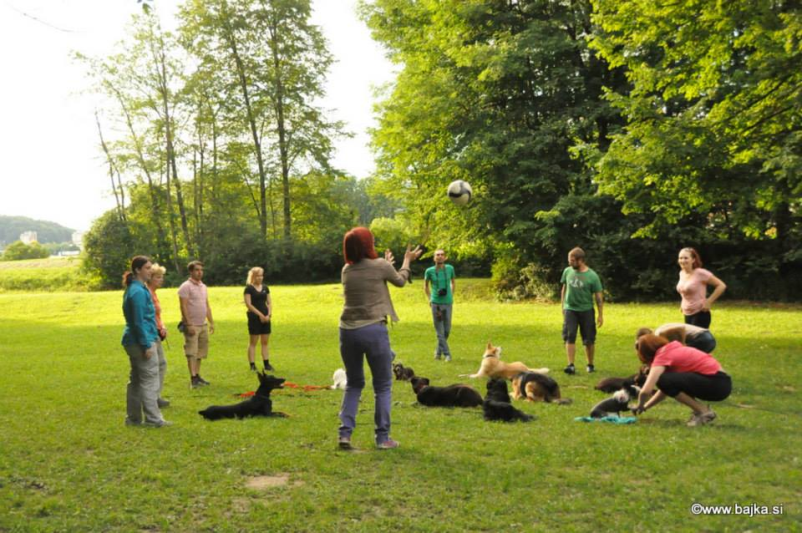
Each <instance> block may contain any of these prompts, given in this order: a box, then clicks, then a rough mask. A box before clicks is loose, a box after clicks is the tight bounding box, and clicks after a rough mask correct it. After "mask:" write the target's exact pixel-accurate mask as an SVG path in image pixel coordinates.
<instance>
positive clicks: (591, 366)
mask: <svg viewBox="0 0 802 533" xmlns="http://www.w3.org/2000/svg"><path fill="white" fill-rule="evenodd" d="M587 371H588V374H592V373H593V372H596V367H594V366H593V365H588V368H587Z"/></svg>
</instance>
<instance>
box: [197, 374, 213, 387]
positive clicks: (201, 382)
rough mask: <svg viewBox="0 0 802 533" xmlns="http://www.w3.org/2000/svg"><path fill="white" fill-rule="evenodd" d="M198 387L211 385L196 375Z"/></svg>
mask: <svg viewBox="0 0 802 533" xmlns="http://www.w3.org/2000/svg"><path fill="white" fill-rule="evenodd" d="M198 385H211V383H209V382H208V381H206V380H205V379H203V378H202V377H200V374H198Z"/></svg>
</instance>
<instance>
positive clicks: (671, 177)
mask: <svg viewBox="0 0 802 533" xmlns="http://www.w3.org/2000/svg"><path fill="white" fill-rule="evenodd" d="M361 13H362V16H363V19H364V20H365V21H366V22H367V24H368V25H369V27H370V28H371V30H372V32H373V36H374V38H375V39H376V40H378V41H379V42H381V43H382V44H383V45H384V46H385V47H386V48H387V49H388V51H389V54H390V57H391V58H392V60H393V61H394V62H395V63H396V64H398V65H399V67H400V74H399V76H398V80H397V82H396V83H395V85H394V86H392V87H390V88H389V89H388V92H387V94H386V98H385V99H384V101H383V102H382V103H381V104H380V106H379V111H380V118H381V123H380V127H379V128H378V130H377V131H376V133H375V135H374V142H375V145H376V148H377V153H378V161H379V165H380V176H381V178H382V180H383V182H384V185H385V190H386V191H389V192H390V193H391V195H393V197H395V198H396V199H397V200H399V201H401V202H403V205H404V211H403V212H402V213H401V214H399V217H401V218H403V221H404V223H403V225H404V226H405V227H407V228H408V231H409V232H410V233H412V234H414V235H417V236H419V237H420V238H422V239H424V240H427V241H431V242H438V243H447V244H446V246H447V247H448V248H449V249H451V250H453V251H455V252H456V253H457V255H458V256H460V257H482V258H485V259H487V258H489V259H490V260H491V261H492V262H493V275H494V278H495V279H496V280H497V282H498V286H499V288H500V289H501V291H502V292H503V293H506V294H508V295H510V296H513V297H516V296H521V297H522V296H532V295H538V296H545V297H553V296H554V295H555V291H556V290H557V289H558V282H559V277H560V273H561V271H562V269H563V268H564V267H565V266H566V256H567V252H568V250H570V249H571V248H572V247H574V246H577V245H579V246H582V247H583V248H584V249H585V250H586V251H587V252H588V261H589V264H590V265H591V266H592V267H593V268H594V269H596V270H597V271H599V272H600V273H601V274H602V276H603V278H604V280H605V284H606V289H607V290H608V291H609V293H610V295H611V296H612V297H613V298H617V299H653V298H675V297H676V293H675V292H674V286H675V284H676V280H677V270H678V267H677V265H676V258H677V252H678V251H679V249H680V248H681V247H684V246H692V247H695V248H697V249H699V250H700V252H701V253H702V256H703V258H704V259H705V260H706V266H709V267H710V268H711V269H712V270H713V271H715V272H716V274H717V275H718V276H719V277H721V278H722V279H724V280H726V282H727V284H728V285H729V287H730V289H729V291H728V293H727V294H728V296H731V297H736V298H750V299H761V298H765V299H778V300H786V299H797V300H798V299H800V298H802V268H801V267H802V224H801V223H800V222H801V221H800V217H802V209H800V207H802V206H801V205H800V198H801V197H802V157H800V156H802V128H801V127H802V112H800V111H802V110H801V109H800V107H801V106H802V68H800V67H802V38H800V35H802V7H800V3H799V2H797V1H792V0H732V1H728V2H671V3H665V2H651V3H650V2H641V1H635V0H594V1H593V2H591V1H589V0H575V1H572V2H563V1H556V0H472V1H470V2H466V1H464V0H375V1H370V2H369V1H364V2H362V4H361ZM453 179H464V180H467V181H469V182H470V183H471V184H472V185H473V189H474V192H475V200H474V202H473V203H472V205H471V206H470V207H469V208H467V209H464V210H457V209H454V208H450V207H449V206H444V205H443V204H444V198H443V195H442V193H441V191H442V190H443V189H444V188H445V186H446V184H447V183H449V182H450V181H451V180H453Z"/></svg>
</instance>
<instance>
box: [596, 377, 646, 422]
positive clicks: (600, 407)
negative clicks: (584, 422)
mask: <svg viewBox="0 0 802 533" xmlns="http://www.w3.org/2000/svg"><path fill="white" fill-rule="evenodd" d="M639 393H640V387H638V386H637V385H635V384H625V385H624V386H623V387H622V388H621V389H620V390H617V391H616V392H615V393H614V394H613V395H612V397H610V398H607V399H606V400H602V401H600V402H599V403H597V404H596V405H595V406H594V407H593V409H592V410H591V411H590V416H591V418H604V417H605V416H611V415H615V416H620V414H621V411H629V402H630V401H632V400H634V399H635V398H637V397H638V394H639Z"/></svg>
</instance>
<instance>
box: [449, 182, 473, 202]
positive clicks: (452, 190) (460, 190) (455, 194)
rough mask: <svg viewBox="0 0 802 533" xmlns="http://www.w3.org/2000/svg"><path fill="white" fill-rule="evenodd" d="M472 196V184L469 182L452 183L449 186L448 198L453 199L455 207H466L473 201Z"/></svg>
mask: <svg viewBox="0 0 802 533" xmlns="http://www.w3.org/2000/svg"><path fill="white" fill-rule="evenodd" d="M472 196H473V189H471V184H470V183H468V182H467V181H462V180H456V181H452V182H451V184H450V185H449V186H448V197H449V198H451V201H452V202H454V205H465V204H467V203H468V202H470V201H471V197H472Z"/></svg>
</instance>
